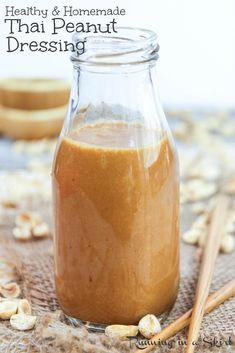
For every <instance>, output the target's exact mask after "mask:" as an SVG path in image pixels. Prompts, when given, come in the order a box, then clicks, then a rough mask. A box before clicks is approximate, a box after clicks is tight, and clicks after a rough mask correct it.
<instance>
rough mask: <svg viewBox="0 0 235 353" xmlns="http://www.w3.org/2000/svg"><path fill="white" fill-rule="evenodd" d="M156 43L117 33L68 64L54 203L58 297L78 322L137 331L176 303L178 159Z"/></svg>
mask: <svg viewBox="0 0 235 353" xmlns="http://www.w3.org/2000/svg"><path fill="white" fill-rule="evenodd" d="M156 38H157V37H156V35H155V33H153V32H151V31H147V30H142V29H135V28H120V29H119V30H118V33H117V34H116V33H114V34H112V35H111V34H110V35H104V36H102V35H91V36H87V37H86V51H85V53H84V54H83V55H79V56H76V55H73V56H72V62H73V66H74V79H73V87H72V91H71V98H70V103H69V109H68V115H67V118H66V120H65V123H64V127H63V130H62V132H61V136H60V139H59V142H58V146H57V150H56V154H55V159H54V165H53V203H54V219H55V281H56V290H57V295H58V300H59V303H60V305H61V308H62V309H63V311H64V312H65V313H66V314H67V315H69V316H71V317H73V318H78V319H81V320H84V321H90V322H98V323H103V324H136V323H137V322H138V320H139V319H140V318H141V317H143V316H144V315H145V314H147V313H152V314H156V315H157V316H159V315H161V314H163V313H167V312H169V311H170V309H171V308H172V306H173V304H174V302H175V299H176V296H177V290H178V283H179V175H178V160H177V155H176V151H175V147H174V143H173V140H172V136H171V133H170V131H169V128H168V125H167V122H166V119H165V116H164V113H163V110H162V107H161V104H160V102H159V99H158V95H157V93H156V86H157V83H156V75H155V64H156V60H157V58H158V49H159V46H158V44H157V39H156ZM74 40H75V41H77V40H81V37H80V36H79V38H78V36H75V37H74Z"/></svg>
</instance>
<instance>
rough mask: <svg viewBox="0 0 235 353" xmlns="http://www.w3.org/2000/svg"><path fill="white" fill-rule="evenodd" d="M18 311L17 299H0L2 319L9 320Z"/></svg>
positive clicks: (0, 317) (0, 316) (0, 315)
mask: <svg viewBox="0 0 235 353" xmlns="http://www.w3.org/2000/svg"><path fill="white" fill-rule="evenodd" d="M16 311H17V301H15V300H4V301H0V319H2V320H9V319H10V317H11V316H12V315H14V314H15V313H16Z"/></svg>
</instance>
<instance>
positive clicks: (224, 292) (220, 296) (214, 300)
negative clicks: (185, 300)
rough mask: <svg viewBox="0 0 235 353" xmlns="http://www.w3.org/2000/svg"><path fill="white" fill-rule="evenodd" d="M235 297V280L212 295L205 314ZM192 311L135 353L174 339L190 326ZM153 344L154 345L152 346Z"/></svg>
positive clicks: (145, 352)
mask: <svg viewBox="0 0 235 353" xmlns="http://www.w3.org/2000/svg"><path fill="white" fill-rule="evenodd" d="M234 295H235V278H234V279H233V280H232V281H230V282H228V283H227V284H226V285H225V286H223V287H222V288H220V289H219V290H218V291H216V292H214V293H213V294H211V295H210V296H209V297H208V298H207V301H206V305H205V313H206V314H208V313H209V312H210V311H212V310H213V309H215V308H216V307H218V306H219V305H220V304H222V303H223V302H225V300H227V299H229V298H231V297H233V296H234ZM191 314H192V309H190V310H189V311H187V312H186V313H185V314H184V315H182V316H180V317H179V318H178V319H177V320H175V321H174V322H172V323H171V324H170V325H169V326H167V327H166V328H164V329H163V330H162V331H161V332H160V333H158V334H157V335H156V336H154V337H153V338H151V339H150V340H149V341H148V342H149V345H148V346H147V347H146V348H145V349H144V348H141V349H137V350H136V351H135V353H140V352H144V353H147V352H150V351H151V350H152V349H153V348H154V347H156V345H154V342H156V343H157V342H164V341H165V340H167V339H168V338H170V337H173V336H174V335H175V334H176V333H177V332H179V331H180V330H182V329H183V328H184V327H186V326H188V325H189V323H190V320H191ZM151 343H152V344H151Z"/></svg>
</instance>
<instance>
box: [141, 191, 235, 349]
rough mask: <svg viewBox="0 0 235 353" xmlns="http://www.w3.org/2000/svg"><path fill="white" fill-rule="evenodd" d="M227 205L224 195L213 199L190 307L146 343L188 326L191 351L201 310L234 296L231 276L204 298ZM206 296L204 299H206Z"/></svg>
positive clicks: (217, 250) (208, 308)
mask: <svg viewBox="0 0 235 353" xmlns="http://www.w3.org/2000/svg"><path fill="white" fill-rule="evenodd" d="M228 207H229V198H228V196H225V195H222V194H221V195H220V196H219V197H218V199H217V204H216V206H215V209H214V211H213V213H212V216H211V223H210V227H209V232H208V235H207V239H206V244H205V247H204V249H203V254H202V263H201V268H200V272H199V279H198V283H197V289H196V295H195V302H194V306H193V309H191V310H189V311H188V312H187V313H185V314H184V315H183V316H181V317H180V318H179V319H177V320H176V321H174V322H173V323H172V324H170V325H169V326H168V327H166V328H165V329H164V330H163V331H161V332H160V333H159V334H158V335H156V336H154V337H153V338H152V339H151V340H150V342H153V343H154V341H157V340H159V339H160V340H162V341H164V340H166V339H167V338H169V337H171V336H174V335H175V334H176V333H177V332H179V331H180V330H181V329H182V328H184V327H186V326H188V325H189V324H190V327H189V333H188V343H187V350H186V353H193V352H194V349H195V345H193V344H192V342H193V341H196V340H197V338H198V333H199V330H200V326H201V322H202V318H203V315H204V313H205V312H206V313H208V312H210V311H211V310H213V309H214V308H215V307H216V306H218V305H220V304H221V303H223V302H224V301H225V300H226V299H228V298H229V297H231V296H234V295H235V279H234V280H233V281H231V282H229V283H228V284H227V285H225V286H224V287H223V288H221V289H220V290H219V291H217V292H215V293H214V294H212V295H211V296H210V297H209V298H208V294H209V290H210V285H211V281H212V277H213V273H214V267H215V261H216V258H217V255H218V252H219V247H220V240H221V236H222V231H223V226H224V223H225V220H226V216H227V211H228ZM207 298H208V299H207ZM153 348H154V346H148V347H147V348H146V349H144V350H143V349H141V350H139V349H138V350H137V351H136V352H135V353H139V352H143V351H144V352H145V353H147V352H149V351H150V350H152V349H153Z"/></svg>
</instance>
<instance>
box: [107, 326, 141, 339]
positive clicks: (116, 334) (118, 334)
mask: <svg viewBox="0 0 235 353" xmlns="http://www.w3.org/2000/svg"><path fill="white" fill-rule="evenodd" d="M105 334H106V336H108V337H112V338H119V339H120V340H126V339H127V338H128V337H131V336H136V335H137V334H138V326H133V325H109V326H107V327H106V329H105Z"/></svg>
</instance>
